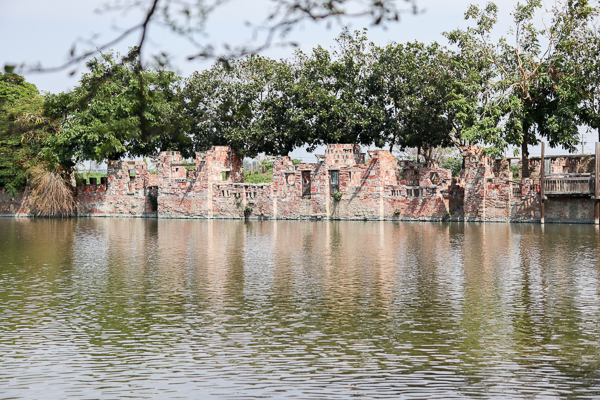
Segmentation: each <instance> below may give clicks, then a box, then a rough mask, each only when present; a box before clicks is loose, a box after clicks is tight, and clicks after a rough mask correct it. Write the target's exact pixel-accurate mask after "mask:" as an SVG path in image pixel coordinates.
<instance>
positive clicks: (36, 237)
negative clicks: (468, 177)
mask: <svg viewBox="0 0 600 400" xmlns="http://www.w3.org/2000/svg"><path fill="white" fill-rule="evenodd" d="M599 243H600V233H599V232H598V230H597V228H595V227H594V226H590V225H547V226H545V227H542V226H540V225H534V224H513V225H509V224H487V225H483V224H445V223H393V222H382V223H380V222H308V221H307V222H301V221H290V222H284V221H279V222H272V221H268V222H256V221H255V222H247V223H244V222H241V221H185V220H160V221H157V220H143V219H79V220H62V221H60V220H25V219H23V220H15V219H4V220H0V398H1V399H71V398H77V399H117V398H119V399H121V398H154V399H172V398H186V399H205V398H214V399H228V398H236V399H239V398H273V399H287V398H299V399H311V398H314V399H348V398H352V397H357V398H393V399H398V398H407V399H408V398H424V397H425V398H427V397H431V398H467V397H480V398H507V397H508V398H527V399H538V398H540V399H542V398H543V399H546V398H585V397H591V398H600V268H599V257H600V255H599V252H600V250H599Z"/></svg>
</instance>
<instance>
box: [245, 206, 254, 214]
mask: <svg viewBox="0 0 600 400" xmlns="http://www.w3.org/2000/svg"><path fill="white" fill-rule="evenodd" d="M250 214H252V207H250V206H249V205H246V207H244V217H248V216H250Z"/></svg>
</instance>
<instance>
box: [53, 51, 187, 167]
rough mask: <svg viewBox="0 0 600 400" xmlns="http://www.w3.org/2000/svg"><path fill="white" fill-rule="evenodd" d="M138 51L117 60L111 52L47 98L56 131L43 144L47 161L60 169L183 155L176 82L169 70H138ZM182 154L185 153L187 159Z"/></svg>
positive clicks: (183, 147)
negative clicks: (70, 85)
mask: <svg viewBox="0 0 600 400" xmlns="http://www.w3.org/2000/svg"><path fill="white" fill-rule="evenodd" d="M137 54H138V53H137V49H135V48H134V49H132V50H131V51H130V53H129V54H128V55H127V56H126V57H123V58H122V59H121V60H119V59H118V58H119V56H118V54H116V55H115V54H114V53H112V52H110V53H106V54H101V56H100V57H98V58H94V59H93V60H91V61H89V62H88V63H87V68H88V72H87V73H85V74H83V76H82V77H81V79H80V81H79V85H78V86H77V87H75V88H74V89H73V91H71V92H69V93H61V94H59V95H52V96H49V98H48V101H47V109H48V112H49V113H50V114H51V115H53V116H56V117H58V118H60V119H61V128H62V129H61V132H60V134H58V135H55V136H53V137H52V138H50V140H48V143H47V149H46V152H45V154H46V156H47V157H48V158H52V159H53V161H55V162H56V163H59V164H62V165H64V166H72V165H73V164H75V163H77V162H80V161H83V160H95V161H98V162H100V161H103V160H109V159H110V160H114V159H120V158H122V157H138V156H148V155H155V154H157V153H158V151H160V150H184V151H185V150H186V144H187V143H188V140H187V139H186V138H185V137H184V136H181V135H179V134H174V132H175V131H176V129H175V128H176V125H177V123H176V120H175V118H174V115H175V107H176V106H177V104H179V100H178V95H177V93H178V88H177V83H178V78H177V77H176V76H175V75H174V74H173V72H169V71H151V70H147V69H142V70H139V68H138V65H137V62H136V59H135V57H136V56H137ZM186 155H187V154H186Z"/></svg>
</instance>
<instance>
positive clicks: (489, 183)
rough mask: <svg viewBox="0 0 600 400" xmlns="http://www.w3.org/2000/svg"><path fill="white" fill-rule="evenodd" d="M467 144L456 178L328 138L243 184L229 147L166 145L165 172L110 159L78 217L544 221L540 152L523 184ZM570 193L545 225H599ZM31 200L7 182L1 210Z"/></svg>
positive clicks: (560, 162) (570, 163)
mask: <svg viewBox="0 0 600 400" xmlns="http://www.w3.org/2000/svg"><path fill="white" fill-rule="evenodd" d="M462 151H463V157H464V160H465V163H464V168H463V169H462V170H461V173H460V176H459V177H452V174H451V171H450V170H448V169H444V168H440V167H439V166H438V164H437V163H421V164H416V163H412V162H409V161H398V160H397V159H396V158H395V157H394V156H393V155H392V154H391V153H390V152H388V151H384V150H374V151H369V157H368V160H367V161H365V159H366V157H365V156H366V155H365V154H364V153H361V152H360V151H359V148H358V147H357V146H355V145H351V144H335V145H328V146H327V150H326V152H325V154H324V155H322V156H318V159H319V162H318V163H310V164H309V163H304V164H297V165H294V164H293V163H292V161H291V160H290V158H289V157H274V158H273V182H272V183H269V184H249V183H244V182H243V176H244V175H243V169H242V163H241V160H240V159H239V158H238V156H237V154H236V153H235V151H233V150H232V149H231V148H229V147H226V146H214V147H212V149H211V150H209V151H206V152H200V153H196V159H195V160H194V162H193V163H185V162H184V161H183V159H182V157H181V155H180V154H179V153H178V152H162V153H160V155H159V156H158V157H157V160H156V163H157V166H158V173H157V174H150V173H149V171H148V170H147V168H146V164H145V163H143V162H141V161H112V162H109V165H108V173H107V178H106V179H102V181H101V182H100V183H99V184H98V183H97V182H95V181H93V182H92V184H90V185H84V186H78V187H77V215H78V216H79V217H146V218H156V217H157V218H210V219H221V218H231V219H243V218H249V219H313V220H319V219H321V220H330V219H331V220H389V221H475V222H540V219H541V205H542V202H541V196H540V166H541V162H540V158H539V157H538V158H537V159H536V158H532V159H531V160H530V170H531V171H533V172H532V174H531V178H529V179H524V180H522V181H517V180H515V179H513V174H512V172H511V170H510V162H509V160H505V159H501V160H494V159H491V158H490V157H487V156H485V155H484V154H483V152H482V149H481V148H479V147H474V146H471V147H465V148H463V149H462ZM546 164H547V165H546V169H548V171H549V172H550V173H554V172H556V171H560V172H561V173H564V174H566V175H573V174H581V175H582V176H588V175H593V174H592V173H593V168H594V164H595V163H594V156H587V157H571V156H560V157H559V156H553V157H552V158H551V159H550V162H548V159H546ZM585 179H587V178H585ZM585 179H584V180H585ZM590 179H592V178H590ZM336 192H337V193H340V194H341V198H340V199H339V200H336V199H335V198H334V196H333V194H334V193H336ZM569 193H570V194H571V195H570V196H560V195H559V196H557V195H556V193H554V196H552V197H550V196H549V197H548V199H547V200H545V201H544V206H545V211H544V216H545V222H565V223H593V222H594V207H595V203H596V200H594V199H593V198H591V196H590V195H589V193H580V194H579V195H578V196H572V192H569ZM559 194H560V193H559ZM336 196H338V198H339V196H340V195H339V194H337V195H336ZM24 203H25V202H24V200H23V195H22V194H20V195H19V196H17V197H12V196H9V195H8V194H7V193H6V192H5V190H4V189H0V215H2V216H29V214H30V210H28V209H27V207H25V206H23V204H24Z"/></svg>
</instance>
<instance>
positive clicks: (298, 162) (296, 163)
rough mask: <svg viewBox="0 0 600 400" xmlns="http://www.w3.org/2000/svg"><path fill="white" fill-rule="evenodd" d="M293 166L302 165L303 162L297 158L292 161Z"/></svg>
mask: <svg viewBox="0 0 600 400" xmlns="http://www.w3.org/2000/svg"><path fill="white" fill-rule="evenodd" d="M292 164H294V165H298V164H302V160H298V159H297V158H294V159H292Z"/></svg>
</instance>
